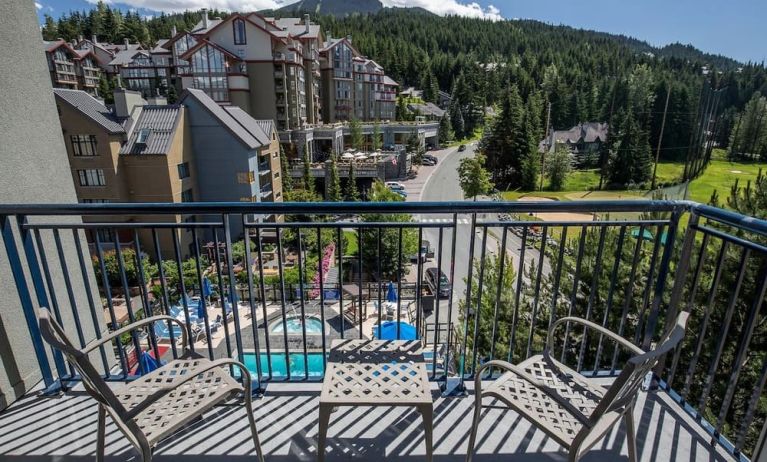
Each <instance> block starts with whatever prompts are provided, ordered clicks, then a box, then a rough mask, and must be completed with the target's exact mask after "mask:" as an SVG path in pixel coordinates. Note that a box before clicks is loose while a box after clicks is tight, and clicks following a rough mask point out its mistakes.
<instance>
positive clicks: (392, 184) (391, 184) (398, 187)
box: [386, 181, 405, 191]
mask: <svg viewBox="0 0 767 462" xmlns="http://www.w3.org/2000/svg"><path fill="white" fill-rule="evenodd" d="M386 187H387V188H389V189H391V190H392V191H404V190H405V185H404V184H402V183H397V182H396V181H387V182H386Z"/></svg>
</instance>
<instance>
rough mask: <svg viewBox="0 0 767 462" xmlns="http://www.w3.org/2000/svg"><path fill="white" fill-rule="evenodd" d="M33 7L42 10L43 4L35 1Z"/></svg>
mask: <svg viewBox="0 0 767 462" xmlns="http://www.w3.org/2000/svg"><path fill="white" fill-rule="evenodd" d="M35 8H37V9H38V10H42V9H43V5H42V4H41V3H37V2H35Z"/></svg>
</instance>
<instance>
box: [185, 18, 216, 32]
mask: <svg viewBox="0 0 767 462" xmlns="http://www.w3.org/2000/svg"><path fill="white" fill-rule="evenodd" d="M222 22H224V20H223V19H208V27H207V28H206V27H204V26H203V23H202V20H200V22H198V23H197V24H195V25H194V27H193V28H192V33H193V34H207V33H208V32H210V31H211V29H214V28H215V27H216V26H218V25H219V24H220V23H222Z"/></svg>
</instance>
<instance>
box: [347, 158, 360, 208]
mask: <svg viewBox="0 0 767 462" xmlns="http://www.w3.org/2000/svg"><path fill="white" fill-rule="evenodd" d="M346 200H347V201H349V202H359V201H360V192H359V190H358V189H357V176H356V175H355V174H354V162H349V178H347V180H346Z"/></svg>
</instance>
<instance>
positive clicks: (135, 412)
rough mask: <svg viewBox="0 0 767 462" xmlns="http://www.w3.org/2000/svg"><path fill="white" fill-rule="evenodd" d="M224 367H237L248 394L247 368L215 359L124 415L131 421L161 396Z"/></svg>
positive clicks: (193, 370)
mask: <svg viewBox="0 0 767 462" xmlns="http://www.w3.org/2000/svg"><path fill="white" fill-rule="evenodd" d="M226 365H232V366H237V367H238V368H239V369H240V375H241V376H242V381H243V382H244V383H243V390H244V392H245V393H248V394H249V393H250V390H251V382H252V380H251V378H250V371H249V370H248V368H247V367H245V365H244V364H243V363H241V362H239V361H235V360H234V359H229V358H224V359H217V360H215V361H212V362H210V363H207V364H205V365H203V366H200V367H196V368H193V369H189V370H187V371H185V373H184V374H183V375H179V376H178V380H176V381H173V382H171V383H170V384H168V385H165V386H163V387H160V388H159V389H158V390H157V391H155V392H154V393H152V394H151V395H149V396H147V397H146V399H145V400H144V401H142V402H141V403H140V404H139V405H137V406H134V407H132V408H130V410H129V411H128V413H127V414H126V417H127V418H130V419H132V418H133V417H136V416H137V415H138V414H140V413H141V412H142V411H144V410H146V409H147V408H148V407H150V406H151V405H152V404H154V403H156V402H157V401H158V400H159V399H161V398H162V397H163V396H165V395H167V394H168V393H170V392H171V391H173V390H175V389H176V388H178V387H180V386H181V385H183V384H185V383H187V382H189V381H190V380H192V379H194V378H195V377H197V376H198V375H200V374H202V373H204V372H207V371H209V370H211V369H215V368H217V367H222V366H226Z"/></svg>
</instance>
